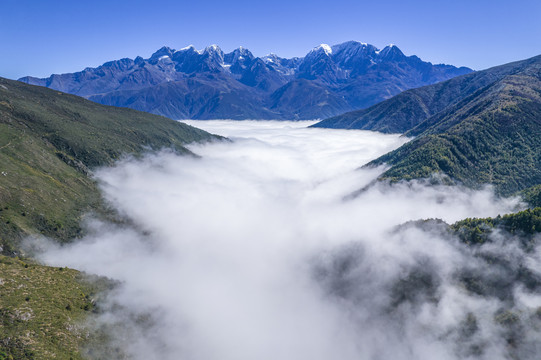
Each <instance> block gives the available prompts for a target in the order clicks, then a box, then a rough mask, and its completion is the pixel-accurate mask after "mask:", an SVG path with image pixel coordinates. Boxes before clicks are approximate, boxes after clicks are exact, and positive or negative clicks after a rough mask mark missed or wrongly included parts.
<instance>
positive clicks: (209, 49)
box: [205, 44, 222, 53]
mask: <svg viewBox="0 0 541 360" xmlns="http://www.w3.org/2000/svg"><path fill="white" fill-rule="evenodd" d="M221 51H222V49H220V47H219V46H218V45H216V44H212V45H210V46H207V47H206V48H205V52H206V53H213V52H221Z"/></svg>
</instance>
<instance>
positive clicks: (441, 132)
mask: <svg viewBox="0 0 541 360" xmlns="http://www.w3.org/2000/svg"><path fill="white" fill-rule="evenodd" d="M539 134H541V57H536V58H534V60H532V59H530V60H529V61H528V62H527V66H525V67H521V68H520V70H517V71H516V72H515V73H514V74H512V75H507V76H505V77H504V78H503V79H501V80H499V81H497V82H495V83H494V84H492V85H491V86H489V87H486V88H484V89H482V90H480V91H478V92H476V93H475V94H474V95H471V96H469V97H467V98H465V99H463V100H462V101H460V102H459V103H457V104H455V105H453V106H450V107H448V108H446V109H445V110H443V111H441V112H439V113H438V114H436V115H434V116H431V117H430V118H428V119H427V120H425V121H424V122H422V123H420V124H419V125H417V126H416V127H414V128H413V129H411V130H410V131H409V132H407V133H406V135H416V136H417V138H416V139H414V140H413V141H411V142H410V143H408V144H406V145H404V146H402V147H400V148H399V149H397V150H395V151H393V152H391V153H388V154H386V155H384V156H382V157H380V158H379V159H376V160H375V161H373V162H372V163H370V164H369V166H370V165H375V164H382V163H387V164H389V165H391V168H390V169H389V170H388V171H386V172H385V173H384V174H383V175H382V178H389V179H391V180H393V181H396V180H400V179H415V178H424V177H429V176H431V175H432V174H434V173H443V174H446V175H448V176H449V177H450V178H451V179H453V180H454V181H456V182H461V183H463V184H465V185H467V186H470V187H478V186H481V185H482V184H493V185H494V186H495V187H496V190H497V191H498V192H499V193H500V194H503V195H510V194H513V193H515V192H517V191H520V190H524V189H526V188H529V187H532V186H534V185H538V184H541V137H540V136H539Z"/></svg>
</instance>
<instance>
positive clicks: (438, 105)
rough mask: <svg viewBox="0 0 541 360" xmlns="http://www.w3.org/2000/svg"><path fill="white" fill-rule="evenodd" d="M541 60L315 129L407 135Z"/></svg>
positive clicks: (430, 89) (426, 90)
mask: <svg viewBox="0 0 541 360" xmlns="http://www.w3.org/2000/svg"><path fill="white" fill-rule="evenodd" d="M539 61H541V57H540V56H538V57H535V58H531V59H527V60H523V61H517V62H513V63H509V64H505V65H501V66H497V67H493V68H490V69H487V70H483V71H478V72H474V73H470V74H467V75H463V76H458V77H456V78H453V79H450V80H447V81H444V82H440V83H437V84H434V85H428V86H424V87H420V88H417V89H412V90H408V91H404V92H402V93H400V94H398V95H396V96H394V97H392V98H391V99H389V100H386V101H382V102H380V103H378V104H376V105H373V106H371V107H369V108H367V109H362V110H357V111H352V112H348V113H345V114H342V115H338V116H335V117H332V118H329V119H325V120H323V121H321V122H319V123H317V124H315V125H313V126H314V127H323V128H335V129H362V130H373V131H380V132H384V133H405V132H406V131H408V130H411V129H412V128H414V127H415V126H417V125H419V124H420V123H422V122H423V121H425V120H427V119H429V118H430V117H432V116H434V115H436V114H438V113H439V112H441V111H444V110H446V109H448V108H450V107H452V106H453V105H456V104H458V103H460V102H461V101H463V100H465V99H467V98H469V97H471V96H475V95H476V94H478V93H479V92H483V91H484V90H485V88H487V87H490V86H491V85H493V84H495V83H496V82H498V81H500V80H502V79H503V78H505V77H506V76H509V75H512V74H515V73H517V72H520V71H522V70H523V69H526V68H528V67H529V66H530V65H532V64H535V63H538V62H539Z"/></svg>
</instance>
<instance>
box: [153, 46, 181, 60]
mask: <svg viewBox="0 0 541 360" xmlns="http://www.w3.org/2000/svg"><path fill="white" fill-rule="evenodd" d="M174 51H175V50H173V49H171V48H170V47H167V46H163V47H162V48H161V49H159V50H158V51H156V52H155V53H154V54H152V56H151V57H150V59H152V60H154V59H158V58H160V57H162V56H164V55H167V56H171V55H173V53H174Z"/></svg>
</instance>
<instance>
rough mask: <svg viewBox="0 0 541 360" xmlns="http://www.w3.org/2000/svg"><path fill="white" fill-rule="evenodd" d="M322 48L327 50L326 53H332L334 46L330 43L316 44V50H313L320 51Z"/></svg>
mask: <svg viewBox="0 0 541 360" xmlns="http://www.w3.org/2000/svg"><path fill="white" fill-rule="evenodd" d="M320 49H321V50H323V51H325V54H327V55H331V54H332V48H331V47H330V46H329V45H327V44H321V45H319V46H316V47H315V48H314V50H312V51H318V50H320Z"/></svg>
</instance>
